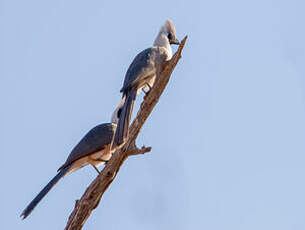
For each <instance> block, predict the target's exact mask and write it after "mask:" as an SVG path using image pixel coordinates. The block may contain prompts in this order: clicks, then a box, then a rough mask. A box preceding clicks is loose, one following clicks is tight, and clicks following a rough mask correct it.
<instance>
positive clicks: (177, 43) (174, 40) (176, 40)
mask: <svg viewBox="0 0 305 230" xmlns="http://www.w3.org/2000/svg"><path fill="white" fill-rule="evenodd" d="M170 44H174V45H179V44H180V42H179V40H178V39H177V38H174V39H172V40H171V41H170Z"/></svg>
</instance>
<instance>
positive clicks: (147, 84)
mask: <svg viewBox="0 0 305 230" xmlns="http://www.w3.org/2000/svg"><path fill="white" fill-rule="evenodd" d="M145 85H146V86H147V87H148V88H149V90H148V91H145V90H144V87H143V88H142V91H143V93H145V97H146V96H147V94H148V93H149V92H150V90H151V86H150V84H149V83H145Z"/></svg>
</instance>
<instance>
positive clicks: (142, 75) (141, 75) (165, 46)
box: [115, 20, 180, 144]
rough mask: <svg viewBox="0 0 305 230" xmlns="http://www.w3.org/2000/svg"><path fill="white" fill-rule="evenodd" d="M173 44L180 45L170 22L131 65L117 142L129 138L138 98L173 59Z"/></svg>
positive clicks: (168, 21)
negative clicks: (160, 70) (163, 65)
mask: <svg viewBox="0 0 305 230" xmlns="http://www.w3.org/2000/svg"><path fill="white" fill-rule="evenodd" d="M171 44H176V45H178V44H180V43H179V41H178V40H177V39H176V30H175V27H174V24H173V23H172V22H171V21H170V20H166V21H165V24H164V25H163V26H162V27H161V29H160V31H159V33H158V36H157V38H156V39H155V42H154V44H153V46H152V47H151V48H148V49H145V50H143V51H142V52H140V53H139V54H138V55H137V56H136V57H135V58H134V60H133V61H132V63H131V64H130V66H129V68H128V70H127V72H126V75H125V80H124V84H123V87H122V89H121V90H120V92H122V93H123V97H122V101H121V103H120V104H121V105H122V107H121V110H120V116H119V122H118V127H117V131H116V136H115V142H116V143H117V144H122V143H123V142H124V141H125V140H126V138H127V136H128V127H129V123H130V118H131V114H132V110H133V106H134V102H135V99H136V96H137V95H138V94H139V93H140V92H141V90H143V91H144V92H145V93H146V94H147V91H145V90H147V89H149V90H150V89H151V87H152V86H153V84H154V82H155V78H156V73H157V70H158V69H159V67H161V65H162V64H163V63H164V61H167V60H169V59H171V58H172V48H171Z"/></svg>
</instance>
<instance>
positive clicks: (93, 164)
mask: <svg viewBox="0 0 305 230" xmlns="http://www.w3.org/2000/svg"><path fill="white" fill-rule="evenodd" d="M91 165H92V167H93V168H94V169H95V170H96V171H97V173H98V174H101V172H100V171H99V170H98V168H97V167H96V166H95V165H94V164H91Z"/></svg>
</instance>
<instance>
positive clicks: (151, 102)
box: [65, 36, 187, 230]
mask: <svg viewBox="0 0 305 230" xmlns="http://www.w3.org/2000/svg"><path fill="white" fill-rule="evenodd" d="M186 39H187V36H186V37H185V38H184V39H183V40H182V42H181V44H180V46H179V48H178V51H177V52H176V53H175V54H174V56H173V57H172V59H171V60H169V61H168V62H166V63H165V64H164V66H163V68H162V69H161V70H159V71H158V72H159V73H157V79H156V82H155V84H154V86H153V87H152V89H151V90H150V92H149V93H148V94H147V96H145V98H144V101H143V102H142V104H141V107H140V110H139V112H138V114H137V116H136V118H135V119H134V121H133V122H132V124H131V127H130V130H129V135H128V139H127V141H126V143H125V144H124V146H123V147H122V148H120V149H118V150H117V151H116V152H115V153H114V154H113V156H112V157H111V159H110V161H109V162H108V163H107V164H106V165H105V167H104V169H103V170H102V172H101V173H100V175H98V177H97V178H96V179H95V180H94V181H93V182H92V183H91V184H90V186H89V187H88V188H87V189H86V191H85V193H84V194H83V196H82V198H81V199H80V200H78V201H76V203H75V207H74V210H73V212H72V213H71V215H70V217H69V219H68V223H67V226H66V227H65V230H79V229H82V227H83V225H84V223H85V222H86V220H87V219H88V217H89V216H90V214H91V212H92V210H93V209H95V208H96V207H97V205H98V204H99V202H100V200H101V198H102V195H103V194H104V192H105V191H106V190H107V188H108V186H109V185H110V184H111V182H112V181H113V180H114V178H115V176H116V174H117V173H118V171H119V170H120V167H121V165H122V164H123V162H124V161H125V160H126V159H127V157H129V156H132V155H138V154H144V153H146V152H150V151H151V147H148V148H145V147H144V146H143V147H142V148H141V149H138V148H137V147H136V145H135V140H136V138H137V136H138V134H139V132H140V130H141V128H142V126H143V125H144V123H145V121H146V119H147V118H148V117H149V115H150V113H151V112H152V110H153V108H154V107H155V105H156V104H157V102H158V101H159V98H160V96H161V94H162V92H163V91H164V89H165V87H166V85H167V83H168V81H169V78H170V76H171V73H172V72H173V70H174V68H175V67H176V65H177V63H178V61H179V59H180V58H181V52H182V49H183V47H184V44H185V42H186Z"/></svg>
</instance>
